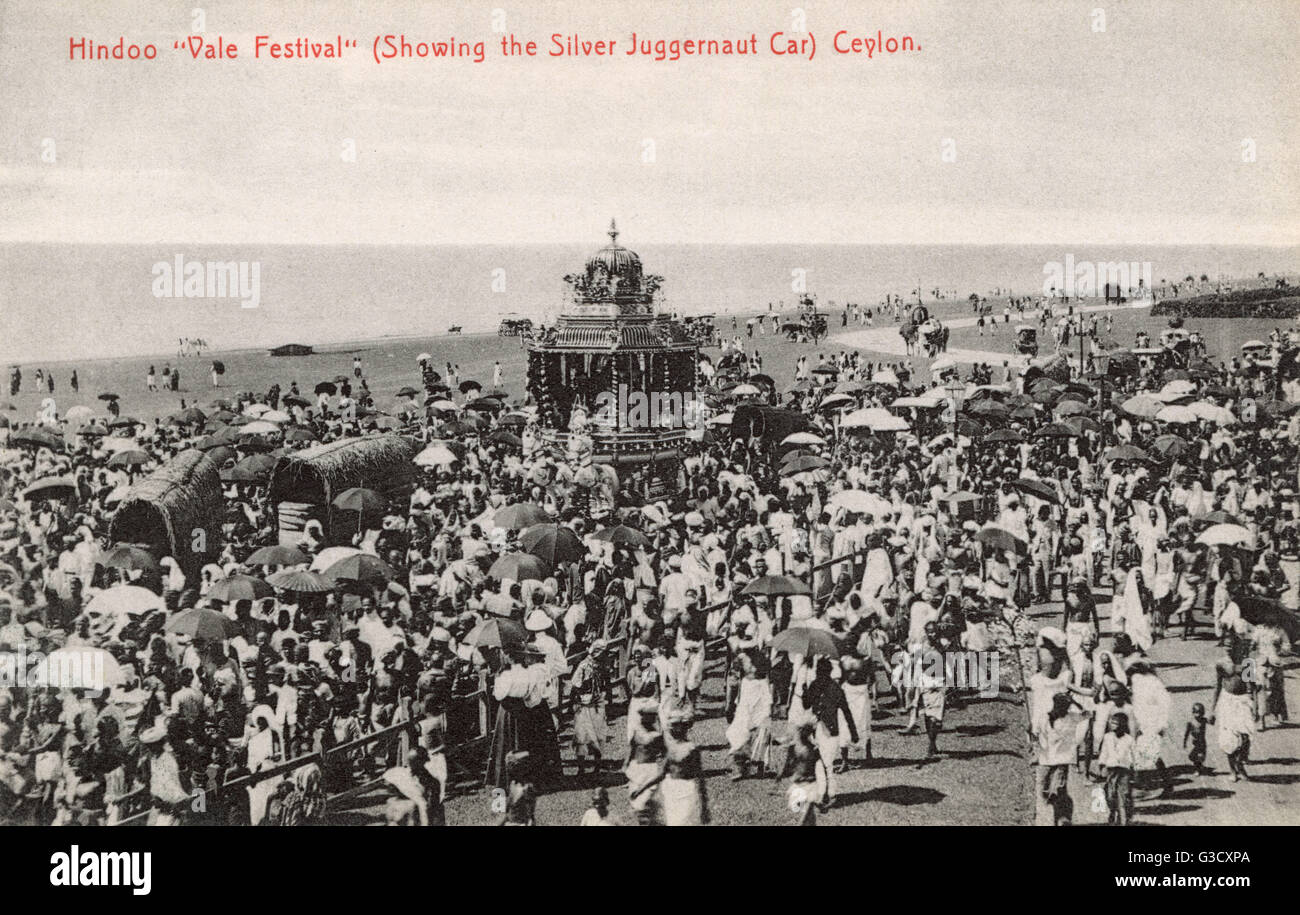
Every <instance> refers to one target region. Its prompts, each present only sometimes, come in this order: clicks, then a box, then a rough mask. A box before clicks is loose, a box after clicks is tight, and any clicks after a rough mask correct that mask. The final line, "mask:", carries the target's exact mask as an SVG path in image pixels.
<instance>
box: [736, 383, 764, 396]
mask: <svg viewBox="0 0 1300 915" xmlns="http://www.w3.org/2000/svg"><path fill="white" fill-rule="evenodd" d="M730 393H731V395H732V396H733V397H753V396H755V395H756V394H762V393H763V392H762V391H760V390H759V389H758V388H756V387H754V386H753V385H752V384H738V385H736V386H735V387H734V388H732V389H731V391H730Z"/></svg>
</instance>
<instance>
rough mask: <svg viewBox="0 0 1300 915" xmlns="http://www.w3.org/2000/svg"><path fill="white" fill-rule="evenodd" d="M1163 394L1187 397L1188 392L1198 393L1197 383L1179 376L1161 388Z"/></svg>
mask: <svg viewBox="0 0 1300 915" xmlns="http://www.w3.org/2000/svg"><path fill="white" fill-rule="evenodd" d="M1160 393H1161V394H1174V395H1176V396H1178V397H1186V396H1187V395H1188V394H1195V393H1196V385H1195V384H1193V383H1192V382H1190V381H1187V380H1186V379H1183V378H1179V379H1177V380H1175V381H1171V382H1169V383H1168V384H1167V385H1165V386H1164V387H1163V388H1161V389H1160Z"/></svg>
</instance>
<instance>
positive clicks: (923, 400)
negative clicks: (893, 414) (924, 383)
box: [890, 394, 944, 410]
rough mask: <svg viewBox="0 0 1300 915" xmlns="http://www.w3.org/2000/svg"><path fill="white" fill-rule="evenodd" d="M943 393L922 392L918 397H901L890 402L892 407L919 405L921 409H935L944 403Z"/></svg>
mask: <svg viewBox="0 0 1300 915" xmlns="http://www.w3.org/2000/svg"><path fill="white" fill-rule="evenodd" d="M943 399H944V398H943V395H942V394H922V395H920V396H918V397H900V398H898V399H897V400H895V401H894V402H893V403H891V404H890V406H891V407H917V408H919V409H921V410H933V409H934V408H935V407H937V406H939V405H940V404H941V403H943Z"/></svg>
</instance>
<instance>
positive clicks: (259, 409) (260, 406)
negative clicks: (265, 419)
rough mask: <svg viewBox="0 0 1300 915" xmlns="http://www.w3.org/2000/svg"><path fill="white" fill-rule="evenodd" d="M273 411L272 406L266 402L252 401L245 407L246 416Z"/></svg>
mask: <svg viewBox="0 0 1300 915" xmlns="http://www.w3.org/2000/svg"><path fill="white" fill-rule="evenodd" d="M269 412H271V408H270V407H269V406H268V405H266V404H264V403H250V404H249V405H248V406H246V407H244V415H245V416H261V415H262V414H263V413H269Z"/></svg>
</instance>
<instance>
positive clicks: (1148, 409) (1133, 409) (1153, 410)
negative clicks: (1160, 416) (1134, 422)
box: [1119, 394, 1165, 419]
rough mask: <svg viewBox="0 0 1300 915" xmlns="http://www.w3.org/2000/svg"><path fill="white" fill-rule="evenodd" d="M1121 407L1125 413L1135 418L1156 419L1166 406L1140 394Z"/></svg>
mask: <svg viewBox="0 0 1300 915" xmlns="http://www.w3.org/2000/svg"><path fill="white" fill-rule="evenodd" d="M1119 406H1120V409H1121V410H1123V411H1124V412H1125V413H1131V414H1132V415H1133V416H1140V417H1142V418H1143V419H1154V418H1155V415H1156V414H1157V413H1159V412H1160V411H1161V410H1163V409H1164V406H1165V405H1164V404H1163V403H1161V402H1160V401H1158V400H1156V399H1155V398H1154V397H1149V396H1147V395H1145V394H1138V395H1137V396H1136V397H1130V398H1129V399H1128V400H1126V401H1124V402H1123V403H1122V404H1120V405H1119Z"/></svg>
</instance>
